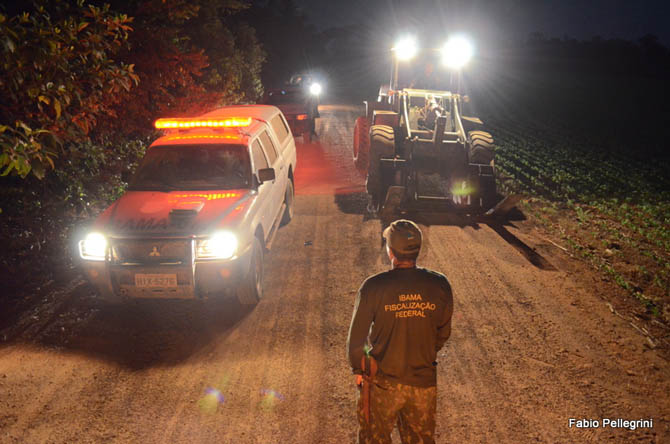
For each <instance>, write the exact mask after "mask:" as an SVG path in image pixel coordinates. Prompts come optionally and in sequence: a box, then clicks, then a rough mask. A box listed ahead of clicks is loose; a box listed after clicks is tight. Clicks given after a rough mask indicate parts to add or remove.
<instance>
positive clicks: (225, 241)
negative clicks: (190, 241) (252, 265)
mask: <svg viewBox="0 0 670 444" xmlns="http://www.w3.org/2000/svg"><path fill="white" fill-rule="evenodd" d="M237 247H238V241H237V236H235V234H233V233H231V232H230V231H217V232H215V233H214V234H212V236H210V237H209V239H201V240H198V241H197V243H196V253H195V254H196V257H197V258H199V259H230V258H231V257H233V256H234V255H235V253H236V252H237Z"/></svg>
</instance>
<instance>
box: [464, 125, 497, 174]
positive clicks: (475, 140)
mask: <svg viewBox="0 0 670 444" xmlns="http://www.w3.org/2000/svg"><path fill="white" fill-rule="evenodd" d="M468 142H469V143H468V144H469V145H470V163H478V164H484V165H491V166H493V159H494V145H493V136H491V134H489V133H487V132H486V131H470V132H469V133H468Z"/></svg>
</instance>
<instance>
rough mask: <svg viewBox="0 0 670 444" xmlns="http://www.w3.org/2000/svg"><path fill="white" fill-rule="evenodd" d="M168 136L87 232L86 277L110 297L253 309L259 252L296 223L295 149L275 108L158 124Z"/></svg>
mask: <svg viewBox="0 0 670 444" xmlns="http://www.w3.org/2000/svg"><path fill="white" fill-rule="evenodd" d="M156 128H158V129H161V130H163V131H164V132H165V134H164V135H163V136H161V137H160V138H158V139H157V140H155V141H154V142H153V143H152V144H151V145H150V147H149V148H148V149H147V152H146V154H145V156H144V158H143V160H142V161H141V162H140V164H139V166H138V168H137V170H136V172H135V174H134V175H133V177H132V178H129V186H128V189H127V191H126V193H125V194H124V195H122V196H121V197H120V198H119V199H118V200H117V201H115V202H114V203H113V204H112V205H111V206H109V208H107V209H106V210H105V211H104V212H103V213H102V214H101V215H100V216H99V217H98V218H97V219H96V220H95V221H94V223H93V224H92V227H91V229H90V230H89V231H87V232H86V233H83V234H82V238H81V239H80V240H79V242H78V253H79V256H80V258H81V261H82V266H83V268H84V270H85V274H86V276H87V278H88V279H89V281H90V282H91V283H92V284H93V286H94V287H95V288H96V289H97V291H98V293H99V294H100V295H101V296H102V297H103V298H105V299H108V300H113V301H122V300H127V299H132V298H168V299H170V298H180V299H208V298H218V297H224V296H227V295H232V296H234V297H236V298H237V299H238V300H239V301H240V303H242V304H251V305H253V304H256V303H257V302H258V301H259V300H260V299H261V297H262V295H263V286H262V282H263V255H264V253H265V251H266V250H268V249H269V248H270V246H271V245H272V241H273V239H274V235H275V234H276V232H277V230H278V228H279V226H280V225H283V224H286V223H288V222H289V221H290V220H291V218H292V217H293V199H294V188H293V177H294V173H295V169H296V149H295V142H294V140H293V137H292V134H291V131H290V129H289V126H288V124H287V122H286V119H285V118H284V116H283V115H282V113H281V111H280V110H279V109H278V108H276V107H274V106H267V105H246V106H229V107H224V108H220V109H217V110H215V111H212V112H210V113H207V114H204V115H201V116H198V117H194V118H166V119H159V120H157V121H156Z"/></svg>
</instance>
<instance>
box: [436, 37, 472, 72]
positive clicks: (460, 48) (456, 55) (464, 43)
mask: <svg viewBox="0 0 670 444" xmlns="http://www.w3.org/2000/svg"><path fill="white" fill-rule="evenodd" d="M473 52H474V51H473V48H472V44H471V43H470V41H469V40H468V39H466V38H465V37H462V36H453V37H450V38H449V40H447V43H446V44H445V45H444V47H443V48H442V57H443V61H444V64H445V65H447V66H448V67H449V68H452V69H461V68H463V67H464V66H465V65H466V64H467V63H468V62H469V61H470V59H471V58H472V54H473Z"/></svg>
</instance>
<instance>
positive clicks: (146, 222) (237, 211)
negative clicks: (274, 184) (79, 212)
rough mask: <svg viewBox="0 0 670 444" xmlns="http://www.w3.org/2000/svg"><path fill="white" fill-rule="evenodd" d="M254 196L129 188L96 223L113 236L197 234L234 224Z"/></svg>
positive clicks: (248, 192) (244, 192)
mask: <svg viewBox="0 0 670 444" xmlns="http://www.w3.org/2000/svg"><path fill="white" fill-rule="evenodd" d="M255 196H256V193H255V192H254V191H252V190H221V191H218V190H217V191H173V192H169V193H164V192H159V191H129V192H127V193H126V194H124V195H123V196H122V197H121V198H120V199H119V200H117V201H116V202H114V204H112V206H110V207H109V208H108V209H107V210H106V211H105V212H104V213H103V214H102V215H101V216H100V217H99V218H98V220H97V221H96V224H95V225H96V226H97V227H98V228H99V229H101V230H104V231H105V232H107V233H108V234H109V235H112V236H123V235H146V234H150V235H200V234H204V233H206V232H207V231H209V230H212V229H214V228H216V227H223V226H234V225H236V224H237V222H239V220H240V219H241V216H242V215H243V214H244V211H243V210H244V209H245V208H246V207H247V206H248V205H249V204H250V203H251V201H252V200H253V199H254V198H255Z"/></svg>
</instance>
